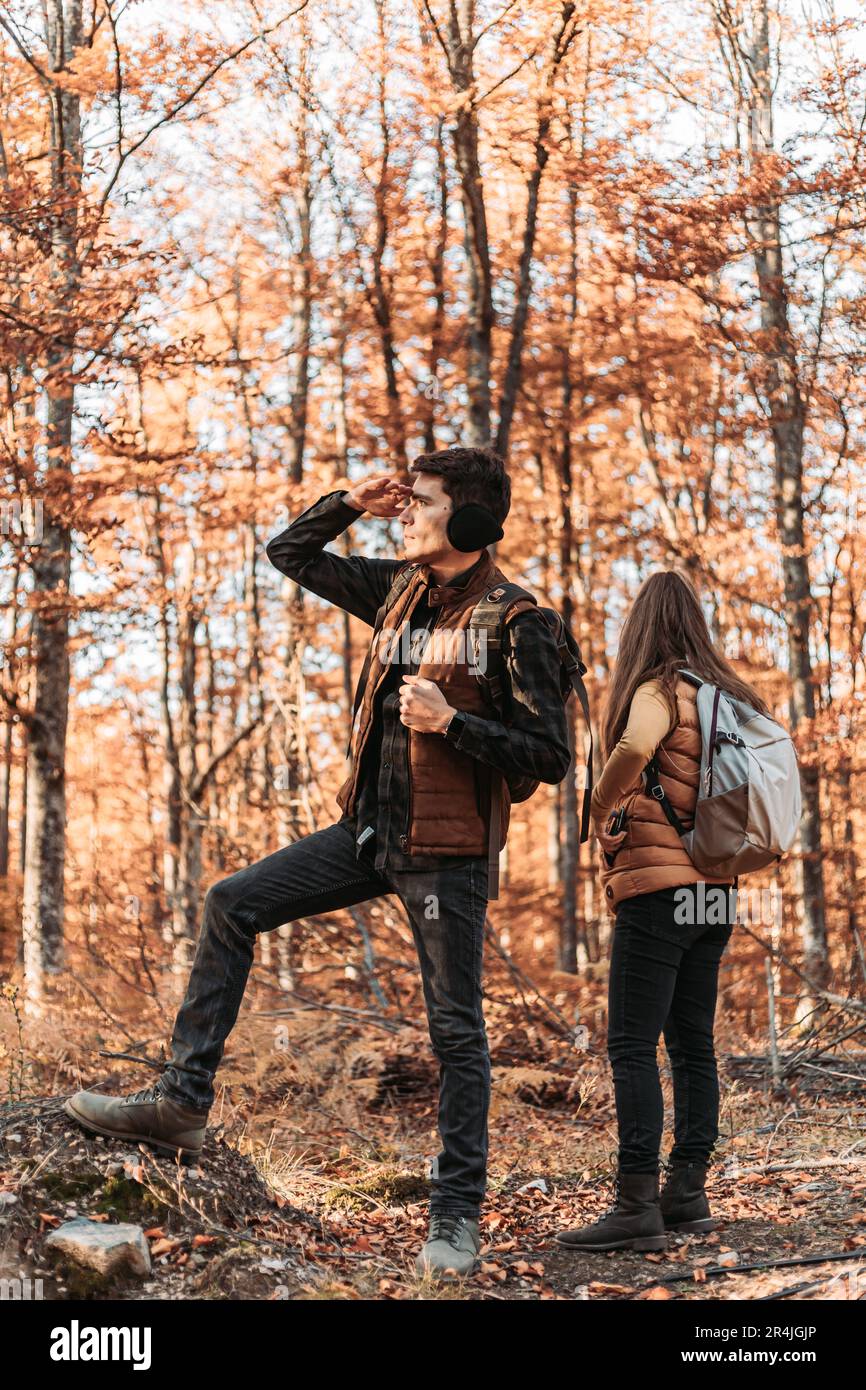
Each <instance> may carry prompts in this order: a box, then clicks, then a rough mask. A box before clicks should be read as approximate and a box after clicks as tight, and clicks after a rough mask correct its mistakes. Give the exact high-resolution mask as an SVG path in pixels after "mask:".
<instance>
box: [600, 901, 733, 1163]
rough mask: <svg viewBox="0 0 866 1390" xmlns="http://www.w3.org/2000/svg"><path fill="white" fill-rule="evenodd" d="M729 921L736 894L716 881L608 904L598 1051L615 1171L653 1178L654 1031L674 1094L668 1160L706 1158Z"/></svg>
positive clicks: (714, 1120)
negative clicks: (606, 973) (610, 1098)
mask: <svg viewBox="0 0 866 1390" xmlns="http://www.w3.org/2000/svg"><path fill="white" fill-rule="evenodd" d="M735 920H736V895H735V893H734V892H733V890H729V889H728V888H726V887H724V886H723V885H715V884H689V885H687V886H684V887H680V888H664V889H661V890H659V891H658V892H655V893H641V894H639V895H637V896H636V897H633V898H625V899H624V900H623V901H622V902H620V903H619V904H618V906H617V911H616V926H615V928H614V935H613V945H612V950H611V962H610V986H609V995H608V1036H607V1052H608V1057H609V1058H610V1063H611V1067H612V1069H613V1080H614V1091H615V1095H616V1113H617V1122H618V1126H619V1169H620V1172H624V1173H655V1172H657V1171H658V1163H659V1152H660V1149H661V1141H662V1128H663V1125H664V1102H663V1098H662V1088H661V1081H660V1078H659V1070H658V1062H657V1056H656V1054H657V1048H658V1041H659V1037H660V1036H661V1034H662V1033H663V1034H664V1040H665V1047H666V1049H667V1053H668V1057H669V1058H670V1064H671V1072H672V1075H673V1089H674V1146H673V1148H672V1150H671V1153H670V1160H671V1161H672V1162H678V1163H702V1164H705V1163H708V1162H709V1160H710V1156H711V1153H712V1150H713V1146H714V1145H715V1142H716V1139H717V1137H718V1123H719V1078H718V1071H717V1068H716V1054H715V1048H714V1045H713V1021H714V1016H715V1011H716V996H717V992H718V981H719V962H720V961H721V958H722V953H723V952H724V949H725V947H726V946H727V944H728V941H729V939H730V936H731V932H732V930H733V923H734V921H735Z"/></svg>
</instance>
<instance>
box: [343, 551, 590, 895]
mask: <svg viewBox="0 0 866 1390" xmlns="http://www.w3.org/2000/svg"><path fill="white" fill-rule="evenodd" d="M417 568H418V566H417V565H416V564H411V565H406V566H403V567H402V568H401V569H399V570H398V571H397V574H396V575H395V577H394V580H393V582H392V584H391V588H390V589H389V591H388V594H387V597H386V598H385V601H384V603H383V604H382V605H381V607H380V608H379V611H378V612H377V614H376V619H375V623H374V631H378V630H379V628H380V627H381V626H382V624H383V623H384V620H385V616H386V614H387V613H388V612H389V610H390V609H391V608H392V607H393V606H394V604H395V603H396V602H397V600H398V599H399V597H400V595H401V594H402V593H403V591H404V590H405V589H406V587H407V586H408V584H409V583H410V582H411V579H412V576H413V574H414V572H415V570H416V569H417ZM530 608H537V609H538V611H539V613H540V614H541V615H542V617H543V618H544V620H545V622H546V623H547V625H548V627H549V628H550V630H551V632H552V633H553V636H554V638H555V640H556V646H557V650H558V652H559V661H560V667H559V682H560V694H561V696H562V701H563V704H565V703H566V702H567V701H568V700H569V698H570V696H571V695H572V692H573V693H574V694H576V695H577V698H578V701H579V702H580V708H581V712H582V714H583V718H584V721H585V723H586V728H587V732H588V735H589V743H588V747H587V754H586V761H585V764H584V768H583V774H582V778H581V780H582V782H583V803H582V806H581V815H580V843H581V844H583V843H584V841H585V840H588V839H589V821H590V801H591V798H592V723H591V720H590V713H589V699H588V697H587V693H586V686H585V685H584V683H583V676H584V675H585V674H586V666H585V665H584V663H583V661H582V660H581V654H580V647H579V645H578V643H577V640H576V638H575V637H574V634H573V633H572V632H571V630H570V628H569V627H568V626H567V625H566V623H565V622H564V621H563V619H562V617H561V616H560V614H559V613H557V612H556V611H555V609H553V608H542V607H540V606H539V604H538V600H537V599H536V598H535V597H534V595H533V594H531V593H529V591H528V590H527V589H522V588H521V587H520V585H519V584H512V583H510V582H506V583H505V584H498V585H497V586H496V587H495V588H493V589H491V590H490V591H489V593H487V594H485V595H484V597H483V598H480V599H479V600H478V602H477V603H476V605H475V607H474V608H473V610H472V613H471V615H470V618H469V628H468V632H469V643H470V650H471V652H472V658H473V664H472V668H471V669H472V673H473V675H474V676H475V679H476V680H477V681H478V684H479V685H480V686H481V689H482V690H483V691H484V693H485V694H486V696H487V698H488V700H489V702H490V703H491V704H492V706H493V708H494V709H495V710H497V711H498V713H499V715H500V717H501V718H503V722H507V718H505V716H507V708H506V706H507V698H506V692H505V686H506V684H507V677H505V678H504V676H505V673H504V662H503V660H502V632H503V629H504V627H505V625H506V623H508V622H510V621H511V619H512V618H514V617H516V615H517V614H518V613H523V612H525V611H526V610H527V609H530ZM482 658H483V659H482ZM482 668H483V669H482ZM362 685H363V673H362V678H361V680H360V681H359V687H358V688H359V691H360V688H361V686H362ZM357 703H358V700H357V698H356V708H357ZM495 770H496V769H494V768H491V773H493V772H495ZM503 776H504V774H502V775H500V776H499V777H497V776H493V777H492V778H491V802H490V826H489V837H488V893H487V896H488V899H491V900H492V899H494V898H496V897H498V891H499V887H498V886H499V806H500V800H501V795H502V780H503ZM506 780H507V782H508V790H509V794H510V796H511V800H512V802H520V801H528V800H529V798H530V797H531V796H532V795H533V793H534V792H535V791H537V789H538V787H539V786H540V785H541V784H540V783H539V782H538V781H537V780H535V779H534V778H532V777H530V776H528V775H527V776H523V777H517V778H515V777H510V778H508V779H506Z"/></svg>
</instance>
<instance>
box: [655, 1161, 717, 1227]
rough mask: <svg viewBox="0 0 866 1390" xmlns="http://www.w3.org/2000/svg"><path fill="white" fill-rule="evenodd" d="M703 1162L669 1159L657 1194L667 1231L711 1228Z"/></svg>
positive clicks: (705, 1169) (711, 1220)
mask: <svg viewBox="0 0 866 1390" xmlns="http://www.w3.org/2000/svg"><path fill="white" fill-rule="evenodd" d="M708 1166H709V1165H708V1164H706V1163H671V1164H669V1165H668V1166H667V1172H666V1175H665V1184H664V1187H663V1188H662V1191H661V1196H660V1198H659V1206H660V1207H661V1211H662V1216H663V1218H664V1223H665V1230H666V1231H714V1230H715V1229H716V1222H715V1221H714V1220H713V1218H712V1216H711V1215H710V1204H709V1202H708V1201H707V1194H706V1191H705V1184H706V1180H707V1168H708Z"/></svg>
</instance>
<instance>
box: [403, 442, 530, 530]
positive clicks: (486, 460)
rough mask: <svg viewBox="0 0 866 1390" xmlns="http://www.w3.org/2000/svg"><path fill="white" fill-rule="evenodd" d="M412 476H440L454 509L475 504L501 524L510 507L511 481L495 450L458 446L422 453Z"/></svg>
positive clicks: (412, 469) (411, 468)
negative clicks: (427, 474) (468, 503)
mask: <svg viewBox="0 0 866 1390" xmlns="http://www.w3.org/2000/svg"><path fill="white" fill-rule="evenodd" d="M409 472H410V473H437V474H438V475H439V477H440V478H441V479H442V486H443V488H444V489H445V492H446V493H447V494H448V496H449V497H450V498H451V501H452V503H453V507H452V510H453V511H455V512H456V510H457V508H458V507H462V506H464V505H465V504H466V503H467V502H476V503H477V504H478V505H479V506H481V507H486V508H487V510H488V511H490V512H492V513H493V515H494V516H495V517H496V520H497V521H498V522H499V524H500V526H501V525H502V523H503V521H504V520H505V518H506V517H507V516H508V512H509V509H510V507H511V479H510V478H509V476H508V474H507V473H506V471H505V463H504V461H503V460H502V459H501V458H500V456H499V454H497V453H495V451H494V450H493V449H471V448H463V447H462V446H457V447H455V448H451V449H439V450H437V451H436V452H435V453H432V454H419V455H418V457H417V458H416V459H414V460H413V462H412V463H411V464H410V465H409Z"/></svg>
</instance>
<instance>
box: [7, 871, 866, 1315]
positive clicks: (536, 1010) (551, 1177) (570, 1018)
mask: <svg viewBox="0 0 866 1390" xmlns="http://www.w3.org/2000/svg"><path fill="white" fill-rule="evenodd" d="M550 906H551V905H547V904H546V903H545V901H544V900H543V899H542V898H539V897H538V896H537V895H536V897H535V898H532V899H528V900H527V901H526V902H522V903H521V904H520V911H519V915H518V913H517V912H516V911H515V909H514V908H513V907H511V908H510V910H509V915H508V918H506V919H504V920H508V921H509V922H511V923H512V924H513V926H514V933H513V934H514V935H515V937H518V941H519V944H520V946H521V947H522V951H518V950H517V947H516V946H515V948H513V949H514V952H515V954H514V955H509V954H508V951H507V950H505V949H504V945H507V944H508V942H509V937H508V934H507V933H506V932H502V935H501V936H497V937H491V940H490V942H489V947H488V956H487V966H486V971H485V1018H486V1022H487V1032H488V1037H489V1041H490V1052H491V1063H492V1097H491V1105H490V1116H489V1126H490V1151H489V1187H488V1195H487V1200H486V1203H485V1208H484V1214H483V1219H482V1238H483V1247H482V1260H481V1263H480V1266H479V1268H478V1270H477V1272H476V1273H475V1274H474V1275H473V1276H472V1277H471V1278H470V1279H468V1280H466V1281H464V1282H461V1283H441V1284H437V1283H433V1282H432V1281H430V1280H429V1279H419V1278H418V1277H417V1276H416V1275H415V1272H414V1260H415V1256H416V1254H417V1252H418V1250H419V1249H420V1246H421V1244H422V1243H423V1240H424V1238H425V1235H426V1229H427V1198H428V1194H429V1173H430V1165H431V1161H432V1159H433V1156H434V1155H435V1154H436V1153H437V1152H438V1149H439V1139H438V1133H437V1129H436V1105H437V1082H438V1074H437V1067H436V1064H435V1061H434V1058H433V1055H432V1052H431V1049H430V1044H429V1040H428V1037H427V1031H426V1024H425V1021H424V1016H423V1007H422V1005H421V1002H420V996H419V990H418V978H417V966H416V964H415V962H414V960H413V958H412V948H411V936H410V935H409V932H408V928H407V927H406V926H405V924H404V923H402V922H401V920H400V919H399V916H398V915H395V914H391V913H390V910H389V909H387V908H384V909H383V910H382V915H381V916H377V915H376V914H377V913H378V908H376V907H374V908H372V909H371V913H370V918H369V919H368V922H369V925H370V928H371V934H373V933H375V937H374V939H375V940H376V957H375V962H374V965H375V975H374V974H373V972H372V971H369V972H368V973H367V974H366V975H365V973H364V972H365V957H364V954H363V953H362V952H361V950H360V948H359V947H358V944H357V943H358V936H357V923H353V922H351V921H350V922H348V923H347V925H346V933H345V934H343V935H341V934H340V933H341V932H343V928H342V926H340V925H339V924H338V919H336V918H335V917H334V916H331V917H329V918H327V919H322V920H321V925H320V923H319V921H317V920H316V919H313V922H312V924H311V925H309V926H308V929H307V933H306V936H305V943H306V944H304V945H303V950H302V951H301V952H297V953H296V957H295V958H294V961H292V960H290V961H289V965H290V966H291V965H292V964H295V965H297V966H300V967H301V969H300V970H299V971H298V973H297V975H296V976H292V975H291V971H287V969H286V958H285V957H280V956H279V955H277V958H276V959H274V958H272V957H268V956H264V957H259V958H257V961H256V964H255V965H254V968H253V974H252V979H251V982H250V987H249V989H248V992H247V996H246V998H245V1002H244V1007H243V1009H242V1012H241V1016H240V1019H239V1021H238V1023H237V1025H236V1027H235V1029H234V1030H233V1032H232V1034H231V1036H230V1038H229V1041H228V1045H227V1048H226V1053H225V1057H224V1060H223V1064H222V1066H221V1067H220V1070H219V1072H218V1077H217V1083H218V1084H217V1099H216V1103H215V1105H214V1107H213V1109H212V1110H211V1112H210V1117H209V1129H208V1135H207V1139H206V1142H205V1146H204V1149H203V1151H202V1155H201V1158H200V1159H199V1161H198V1164H197V1166H196V1167H194V1168H187V1167H184V1166H183V1165H177V1164H175V1163H172V1162H170V1161H168V1160H166V1159H161V1158H159V1157H157V1156H156V1155H155V1154H154V1153H153V1152H151V1151H150V1150H148V1149H146V1148H144V1147H143V1146H139V1147H138V1148H136V1147H135V1146H131V1145H129V1144H125V1143H121V1144H116V1143H113V1142H112V1141H109V1140H105V1139H101V1138H95V1137H90V1136H88V1135H87V1134H85V1132H84V1131H83V1130H82V1129H80V1128H79V1127H78V1126H77V1125H76V1124H75V1123H74V1122H73V1121H72V1120H70V1119H68V1118H67V1117H66V1115H65V1114H64V1113H63V1110H62V1101H63V1099H64V1098H65V1097H66V1096H68V1095H70V1094H71V1093H72V1092H74V1091H75V1090H77V1089H79V1087H99V1088H100V1089H102V1090H104V1091H105V1092H106V1093H108V1094H124V1093H126V1092H129V1091H131V1090H134V1089H139V1088H140V1087H141V1086H143V1085H146V1084H148V1083H149V1082H150V1081H152V1080H153V1079H154V1075H155V1073H154V1072H153V1071H151V1072H149V1073H148V1071H147V1069H146V1068H145V1067H142V1066H141V1065H140V1064H133V1063H131V1062H130V1060H129V1059H126V1060H124V1059H123V1058H122V1057H120V1056H118V1053H123V1052H125V1053H130V1054H134V1055H135V1056H148V1057H151V1058H153V1059H154V1061H156V1063H157V1065H158V1063H159V1056H161V1055H164V1054H163V1052H162V1049H163V1048H164V1046H165V1044H166V1043H167V1040H168V1038H169V1037H170V1033H171V1023H172V1019H173V1017H174V1012H175V1009H176V991H177V989H178V980H180V982H181V983H182V982H183V979H184V978H185V972H180V973H179V974H178V978H177V979H175V980H174V982H172V981H171V979H170V978H168V977H165V978H163V979H162V980H159V979H157V978H156V977H155V976H154V974H153V973H152V972H150V971H149V972H148V974H147V975H142V974H139V975H138V976H134V975H132V973H131V972H132V971H133V969H134V968H135V960H137V956H136V954H135V953H136V952H137V951H138V947H137V946H134V945H133V946H130V948H129V952H128V956H129V959H133V965H132V966H130V965H129V964H128V962H124V961H123V960H121V961H120V964H118V963H117V961H109V960H106V959H105V958H104V957H102V956H100V955H99V954H98V951H97V950H96V949H95V948H91V949H90V950H89V951H88V952H87V953H86V955H85V953H84V952H81V953H80V958H78V957H76V955H75V953H74V952H71V953H70V963H69V967H68V969H67V971H66V972H65V973H64V974H63V975H61V976H58V977H56V979H55V980H54V981H53V982H52V983H51V985H50V996H49V998H48V999H47V1001H46V1005H45V1008H44V1010H43V1012H42V1015H41V1016H40V1017H39V1018H38V1019H37V1020H27V1019H24V1018H22V1015H21V1009H20V1004H19V1003H18V1002H17V999H16V996H15V989H14V986H9V985H7V986H4V990H3V994H4V1001H3V1002H4V1003H5V1004H8V1005H9V1007H0V1279H4V1278H16V1277H17V1278H28V1277H29V1278H31V1279H38V1278H41V1279H42V1281H43V1296H44V1297H45V1298H54V1299H65V1298H74V1297H80V1296H85V1297H88V1298H94V1299H99V1298H105V1297H111V1298H122V1299H131V1300H137V1299H166V1298H168V1299H226V1298H229V1299H256V1300H277V1299H286V1298H288V1299H434V1298H435V1299H464V1300H465V1299H478V1300H503V1299H504V1300H513V1299H516V1300H537V1299H567V1300H577V1299H579V1300H589V1301H592V1300H614V1301H617V1300H623V1301H627V1300H632V1299H675V1300H697V1301H710V1300H729V1299H762V1298H791V1299H858V1298H862V1297H864V1296H866V1200H864V1198H866V1057H864V1054H863V1050H862V1043H861V1042H860V1037H859V1034H860V1033H862V1031H863V1029H864V1028H866V1024H863V1023H862V1022H860V1023H858V1021H857V1020H858V1018H859V1017H860V1015H859V1014H856V1013H855V1014H854V1016H853V1027H852V1026H851V1025H852V1014H851V1013H850V1011H848V1012H846V1011H845V1009H844V1008H842V1009H841V1010H840V1011H836V1010H830V1011H829V1013H828V1014H827V1015H825V1017H824V1018H823V1019H822V1020H820V1021H818V1022H814V1023H813V1031H812V1033H811V1034H810V1035H809V1036H808V1037H805V1041H804V1035H803V1033H802V1032H800V1033H796V1032H792V1031H788V1032H787V1033H786V1032H784V1031H783V1033H782V1043H783V1048H782V1052H783V1056H782V1061H783V1063H784V1060H785V1057H786V1056H790V1055H791V1053H792V1052H793V1051H795V1050H797V1049H803V1048H804V1047H805V1048H807V1049H809V1051H808V1057H809V1058H810V1059H811V1060H810V1061H809V1063H808V1064H807V1065H805V1066H801V1067H798V1069H797V1070H796V1071H795V1072H794V1073H793V1074H792V1075H791V1076H789V1077H788V1078H786V1079H785V1081H784V1082H783V1084H778V1083H777V1084H775V1085H773V1084H771V1082H770V1078H769V1076H768V1072H767V1067H766V1065H765V1064H764V1063H763V1061H762V1060H761V1058H762V1056H763V1053H764V1052H765V1051H766V1047H767V1042H766V1022H765V1020H766V1007H767V1004H766V996H765V995H764V996H763V997H762V992H761V991H762V988H763V980H764V970H763V954H762V951H761V949H760V945H759V944H756V943H755V941H753V940H751V939H750V938H749V937H748V936H747V935H746V934H739V933H738V934H737V941H736V943H735V945H734V946H732V948H731V949H730V950H729V952H727V953H726V956H725V958H724V960H723V965H722V971H721V973H720V993H719V1009H718V1013H717V1023H716V1041H717V1051H718V1055H719V1064H720V1077H721V1094H722V1104H721V1114H720V1135H719V1141H718V1144H717V1153H716V1161H715V1163H714V1165H713V1167H712V1168H711V1170H710V1177H709V1183H708V1193H709V1198H710V1203H711V1207H712V1211H713V1214H714V1216H715V1217H716V1219H717V1221H718V1228H717V1229H716V1230H715V1231H713V1232H711V1233H710V1234H708V1235H705V1236H689V1237H685V1236H681V1235H671V1236H670V1237H669V1240H668V1245H667V1248H666V1250H664V1251H661V1252H659V1253H651V1254H637V1253H634V1252H609V1253H603V1254H580V1255H575V1254H573V1253H571V1252H569V1251H567V1250H565V1249H563V1248H562V1247H560V1246H558V1245H557V1244H556V1242H555V1241H554V1239H553V1237H554V1235H555V1233H556V1232H557V1231H558V1230H562V1229H565V1228H567V1227H573V1226H576V1225H582V1224H585V1223H586V1222H588V1221H591V1220H593V1219H594V1218H595V1217H596V1216H597V1215H599V1214H600V1213H601V1212H602V1211H604V1210H605V1209H606V1208H607V1207H608V1206H609V1205H610V1202H611V1198H612V1182H611V1179H612V1174H613V1169H614V1160H615V1153H616V1140H617V1134H616V1117H615V1108H614V1098H613V1087H612V1081H611V1076H610V1069H609V1065H608V1062H607V1058H606V1053H605V1002H606V973H607V972H606V964H605V963H604V962H601V961H600V962H596V963H595V964H592V965H589V966H587V967H586V968H585V969H584V971H583V973H582V974H581V976H580V977H576V976H571V975H563V974H561V973H559V972H557V971H555V970H547V971H546V972H545V971H542V970H540V969H539V966H538V962H539V961H540V960H550V959H552V958H554V950H553V943H552V941H551V939H550V936H551V931H552V930H553V927H552V923H554V922H555V914H554V913H553V912H552V910H550ZM503 911H504V910H503ZM502 920H503V917H500V921H502ZM518 921H519V933H518V929H517V923H518ZM329 933H330V934H329ZM367 956H368V957H369V952H368V953H367ZM347 962H349V963H348V964H347ZM10 973H11V974H12V975H13V976H14V970H13V971H11V972H10ZM530 973H531V974H532V976H533V977H534V978H530ZM145 986H146V987H145ZM151 986H152V988H151ZM172 991H175V993H172ZM855 1009H862V1006H861V1005H859V1004H858V1005H855ZM846 1032H847V1033H850V1034H851V1036H850V1037H849V1038H847V1039H845V1038H844V1035H845V1034H846ZM840 1037H841V1038H842V1041H839V1039H840ZM106 1051H107V1052H108V1053H109V1055H108V1056H106V1055H105V1053H106ZM822 1053H823V1056H822ZM816 1059H817V1060H816ZM659 1064H660V1069H661V1076H662V1084H663V1090H664V1096H665V1111H666V1116H667V1117H668V1119H670V1117H671V1115H672V1090H671V1076H670V1068H669V1065H668V1061H667V1056H666V1053H665V1051H664V1048H663V1046H660V1048H659ZM670 1144H671V1134H670V1132H669V1130H668V1131H666V1133H665V1142H664V1144H663V1152H664V1153H667V1152H668V1151H669V1148H670ZM75 1216H83V1217H88V1218H90V1219H91V1220H93V1221H99V1222H114V1221H128V1222H133V1223H135V1224H137V1225H139V1226H140V1227H141V1228H142V1229H143V1231H144V1232H145V1235H146V1239H147V1241H148V1245H149V1249H150V1255H151V1262H152V1270H151V1273H150V1275H149V1276H147V1277H141V1276H139V1277H132V1276H129V1277H127V1278H125V1279H124V1278H119V1277H114V1278H112V1279H111V1280H109V1281H108V1282H107V1283H106V1282H102V1281H100V1280H99V1279H98V1278H97V1277H96V1276H95V1275H92V1274H90V1273H87V1272H85V1271H82V1269H81V1268H80V1267H78V1266H73V1265H72V1264H71V1263H70V1262H69V1261H68V1259H66V1260H64V1259H63V1258H61V1257H59V1256H57V1255H54V1254H52V1253H51V1252H50V1251H49V1250H48V1248H47V1247H46V1245H45V1241H46V1238H47V1236H48V1233H49V1232H50V1231H52V1230H54V1229H56V1228H57V1227H58V1226H59V1225H61V1224H62V1223H64V1222H66V1221H68V1220H70V1219H71V1218H72V1217H75ZM815 1256H825V1257H828V1258H826V1259H825V1260H824V1261H821V1262H816V1263H812V1264H805V1265H789V1266H785V1265H784V1264H779V1262H781V1261H785V1260H794V1259H796V1258H802V1257H815ZM830 1256H833V1257H834V1258H833V1259H832V1260H831V1259H830V1258H829V1257H830ZM767 1263H772V1264H774V1265H775V1267H773V1268H770V1269H759V1270H747V1269H746V1268H745V1266H747V1265H753V1264H767Z"/></svg>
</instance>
